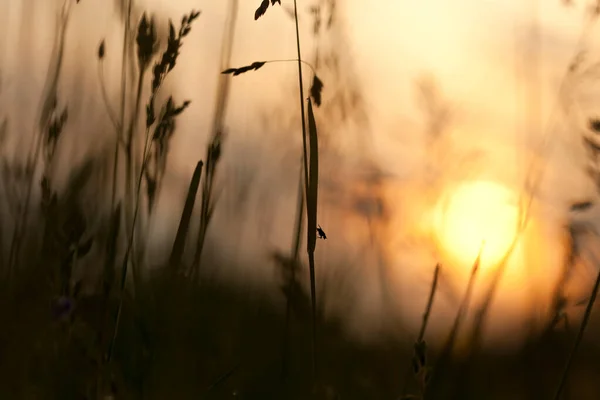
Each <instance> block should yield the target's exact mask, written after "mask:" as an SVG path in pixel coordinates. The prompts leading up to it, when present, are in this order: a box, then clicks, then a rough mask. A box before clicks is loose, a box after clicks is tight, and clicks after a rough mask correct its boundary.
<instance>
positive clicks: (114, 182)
mask: <svg viewBox="0 0 600 400" xmlns="http://www.w3.org/2000/svg"><path fill="white" fill-rule="evenodd" d="M131 7H132V0H127V11H126V13H125V15H126V17H125V18H126V20H125V28H124V31H123V54H122V59H121V105H120V111H121V113H120V115H119V119H120V122H119V131H118V132H117V137H116V138H115V149H114V159H113V177H112V193H111V200H110V209H111V211H112V210H114V207H115V201H116V196H117V181H118V170H119V145H120V143H121V141H122V140H124V138H125V132H124V131H123V130H124V129H125V115H126V107H127V103H126V102H125V99H126V98H127V59H128V56H127V51H128V49H129V33H130V30H131Z"/></svg>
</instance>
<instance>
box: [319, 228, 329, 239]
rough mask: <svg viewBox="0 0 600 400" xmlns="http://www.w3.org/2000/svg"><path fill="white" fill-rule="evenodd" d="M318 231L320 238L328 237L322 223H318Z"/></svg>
mask: <svg viewBox="0 0 600 400" xmlns="http://www.w3.org/2000/svg"><path fill="white" fill-rule="evenodd" d="M317 233H318V234H319V239H327V235H326V234H325V231H324V230H323V229H322V228H321V225H317Z"/></svg>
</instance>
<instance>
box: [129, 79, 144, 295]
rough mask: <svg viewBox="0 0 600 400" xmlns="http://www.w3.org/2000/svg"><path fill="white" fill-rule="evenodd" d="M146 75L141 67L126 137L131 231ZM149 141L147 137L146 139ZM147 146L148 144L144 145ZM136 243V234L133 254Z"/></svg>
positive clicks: (136, 276) (136, 275) (134, 269)
mask: <svg viewBox="0 0 600 400" xmlns="http://www.w3.org/2000/svg"><path fill="white" fill-rule="evenodd" d="M145 75H146V70H145V69H144V68H142V69H140V71H139V76H138V81H137V89H136V96H135V107H134V112H133V114H132V116H131V120H130V121H129V127H128V129H127V139H126V149H125V150H126V157H127V160H126V165H125V170H126V172H125V174H126V176H125V193H126V196H127V202H126V204H127V209H126V211H127V214H126V217H127V228H128V229H129V230H131V232H133V231H134V230H135V221H136V219H137V218H136V217H134V216H133V213H135V211H133V208H137V207H138V205H137V203H138V202H139V200H138V199H137V197H138V196H139V189H138V194H137V195H136V194H135V193H134V191H133V190H134V186H133V179H134V174H135V173H136V172H137V169H138V167H137V162H136V161H137V157H136V154H137V150H138V148H137V146H136V135H135V131H136V128H137V120H138V116H139V112H140V106H141V104H142V91H143V90H142V89H143V88H142V85H143V83H144V76H145ZM148 135H149V132H147V133H146V136H148ZM146 141H147V139H146ZM144 146H146V144H145V145H144ZM145 151H146V149H145V148H144V160H142V163H145V155H146V153H145ZM143 168H144V166H143V165H142V166H141V167H140V170H142V169H143ZM138 176H142V174H141V172H140V173H139V174H138ZM135 245H136V240H135V236H134V239H133V242H132V246H133V249H132V250H133V254H135ZM137 261H138V260H136V259H135V257H131V265H132V272H133V279H134V282H135V283H136V284H137V283H139V271H138V270H137Z"/></svg>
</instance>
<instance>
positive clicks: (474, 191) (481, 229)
mask: <svg viewBox="0 0 600 400" xmlns="http://www.w3.org/2000/svg"><path fill="white" fill-rule="evenodd" d="M515 197H516V196H515V194H514V192H512V191H511V190H509V189H508V188H506V187H504V186H502V185H500V184H497V183H493V182H489V181H476V182H467V183H463V184H461V185H460V186H458V187H457V188H456V189H454V190H453V191H452V192H450V193H448V196H447V197H446V198H445V199H444V201H442V202H441V203H440V204H439V205H438V207H437V210H436V214H437V216H436V217H437V227H436V230H437V239H438V243H439V246H440V247H441V249H442V251H443V253H444V255H445V256H446V257H448V258H449V259H450V260H451V261H452V262H455V263H459V264H461V265H464V266H471V265H472V264H473V262H474V260H475V259H476V257H477V255H478V254H479V251H480V250H481V266H482V267H484V268H485V267H490V266H493V265H495V264H497V263H498V262H499V261H500V260H501V259H502V257H503V256H504V255H505V254H506V252H507V251H508V250H509V248H510V246H511V243H512V241H513V239H514V237H515V232H516V227H517V222H518V217H519V210H518V207H517V202H516V199H515Z"/></svg>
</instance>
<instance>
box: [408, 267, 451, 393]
mask: <svg viewBox="0 0 600 400" xmlns="http://www.w3.org/2000/svg"><path fill="white" fill-rule="evenodd" d="M440 269H441V265H440V264H439V263H438V264H436V266H435V270H434V271H433V281H432V283H431V289H430V291H429V297H428V299H427V304H426V306H425V312H424V313H423V320H422V322H421V328H420V329H419V335H418V336H417V340H416V342H415V345H416V346H419V345H420V344H421V343H424V338H425V332H426V331H427V324H428V322H429V316H430V315H431V309H432V308H433V300H434V298H435V293H436V291H437V285H438V280H439V275H440ZM411 370H412V365H411V366H410V367H409V368H408V370H407V371H406V374H405V378H404V388H403V389H402V396H405V395H406V393H407V390H408V378H409V377H410V373H411Z"/></svg>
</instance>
